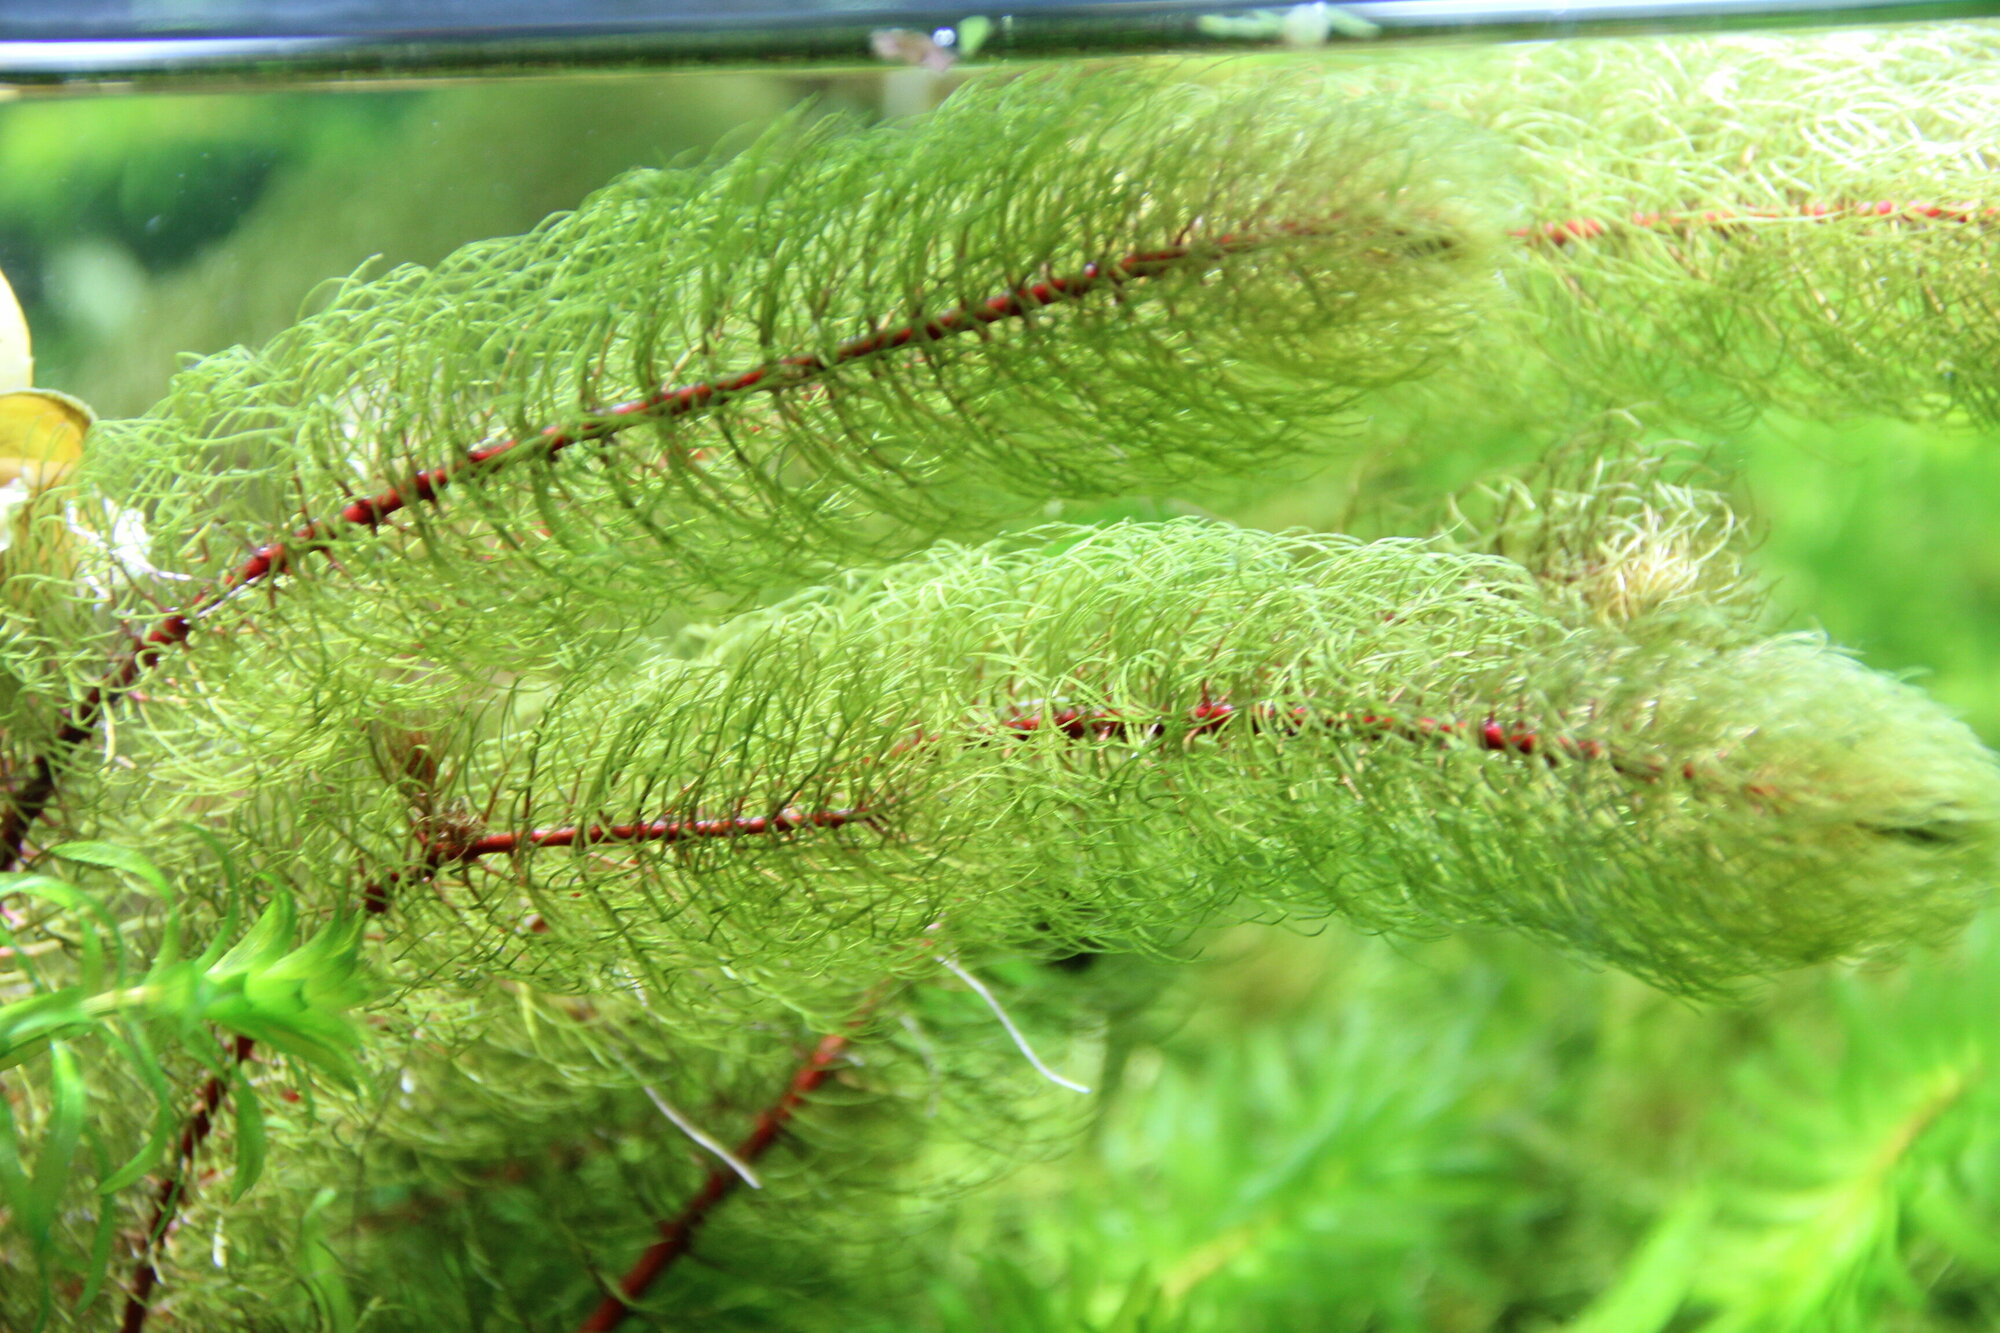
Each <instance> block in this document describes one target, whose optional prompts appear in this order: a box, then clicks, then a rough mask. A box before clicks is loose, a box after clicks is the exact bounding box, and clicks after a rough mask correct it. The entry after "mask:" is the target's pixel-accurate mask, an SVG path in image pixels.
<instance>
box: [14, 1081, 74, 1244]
mask: <svg viewBox="0 0 2000 1333" xmlns="http://www.w3.org/2000/svg"><path fill="white" fill-rule="evenodd" d="M49 1102H50V1105H49V1118H48V1131H47V1133H46V1134H44V1135H43V1137H42V1143H41V1148H40V1151H38V1152H37V1153H36V1154H35V1173H34V1176H33V1178H32V1179H30V1180H29V1182H28V1188H27V1191H26V1194H25V1197H24V1198H23V1199H22V1201H21V1220H22V1222H23V1223H24V1224H25V1225H26V1228H27V1232H28V1240H29V1242H30V1243H31V1244H32V1245H33V1246H34V1247H35V1249H36V1250H38V1251H40V1250H46V1249H47V1248H48V1245H49V1241H50V1239H51V1237H52V1236H53V1234H54V1230H55V1219H56V1206H57V1204H58V1203H60V1202H61V1200H62V1196H63V1193H64V1192H65V1191H66V1190H67V1189H68V1188H69V1183H70V1172H71V1167H72V1164H73V1162H74V1160H75V1157H76V1145H77V1141H78V1139H80V1138H81V1137H82V1135H83V1109H84V1086H83V1071H82V1070H81V1069H79V1068H78V1067H77V1063H76V1056H75V1055H74V1054H73V1053H72V1052H71V1051H70V1049H69V1047H68V1046H66V1045H64V1044H62V1043H61V1042H55V1043H52V1044H51V1045H50V1047H49Z"/></svg>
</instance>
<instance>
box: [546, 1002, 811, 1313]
mask: <svg viewBox="0 0 2000 1333" xmlns="http://www.w3.org/2000/svg"><path fill="white" fill-rule="evenodd" d="M847 1043H848V1037H847V1034H846V1033H844V1032H833V1033H828V1034H827V1035H826V1036H824V1037H821V1038H820V1039H819V1044H818V1045H816V1046H814V1047H813V1050H812V1054H811V1055H809V1056H807V1057H806V1060H805V1063H804V1064H802V1065H800V1066H799V1068H798V1070H797V1072H796V1073H794V1074H793V1075H792V1080H791V1082H790V1083H788V1084H786V1085H785V1090H784V1092H783V1093H782V1094H780V1095H779V1097H778V1100H776V1101H775V1102H773V1103H771V1105H769V1106H767V1107H766V1108H764V1110H763V1111H762V1112H761V1113H760V1114H759V1115H758V1116H757V1121H756V1123H755V1124H754V1125H752V1126H751V1129H750V1132H749V1133H748V1134H747V1135H745V1136H744V1138H743V1141H742V1142H741V1143H739V1144H737V1145H736V1149H735V1152H734V1154H733V1156H734V1157H735V1158H736V1160H737V1162H738V1163H740V1164H742V1165H746V1166H753V1167H754V1166H755V1165H756V1163H757V1160H758V1159H759V1158H760V1157H762V1156H763V1155H764V1154H765V1153H766V1152H769V1151H770V1149H771V1145H772V1144H774V1143H776V1142H777V1141H778V1136H779V1135H780V1134H781V1133H783V1132H784V1129H785V1126H786V1124H787V1123H788V1122H789V1121H790V1120H791V1118H792V1117H793V1116H794V1115H796V1114H797V1113H798V1109H799V1107H800V1106H802V1105H803V1104H804V1103H805V1100H806V1098H808V1097H810V1096H812V1094H813V1093H814V1092H815V1091H817V1090H818V1088H819V1086H820V1084H822V1083H824V1082H825V1081H826V1078H827V1075H828V1074H830V1073H831V1072H832V1071H833V1065H834V1062H835V1061H836V1060H838V1059H839V1058H840V1056H841V1053H842V1052H844V1051H845V1050H846V1049H847ZM743 1183H744V1180H743V1176H742V1174H741V1173H740V1171H739V1169H738V1168H737V1167H736V1166H732V1165H729V1164H718V1165H716V1166H714V1167H711V1168H710V1169H709V1172H708V1175H707V1176H706V1177H705V1178H704V1179H703V1180H702V1182H701V1188H699V1189H698V1190H696V1191H695V1193H694V1197H693V1198H691V1199H689V1200H688V1201H687V1203H686V1204H684V1205H683V1206H682V1207H681V1210H680V1211H679V1212H677V1213H675V1214H674V1215H673V1216H672V1217H670V1218H668V1219H667V1220H666V1221H664V1222H662V1223H660V1239H659V1240H657V1241H655V1242H654V1243H653V1244H652V1245H651V1246H650V1247H649V1248H648V1249H647V1250H646V1252H645V1253H644V1254H642V1255H640V1256H639V1260H638V1262H637V1263H635V1264H633V1265H632V1267H631V1268H630V1269H629V1270H627V1272H626V1274H625V1276H624V1277H623V1278H621V1279H620V1280H619V1282H618V1290H617V1291H616V1292H615V1293H613V1294H611V1295H608V1296H606V1297H605V1298H604V1300H603V1301H602V1302H600V1303H599V1304H598V1306H597V1308H596V1309H595V1310H593V1311H591V1313H590V1316H589V1317H588V1318H587V1319H585V1320H584V1321H583V1322H582V1323H581V1324H579V1325H577V1333H606V1330H609V1329H614V1328H617V1327H618V1326H619V1325H620V1324H622V1323H624V1322H625V1317H626V1316H627V1315H629V1314H630V1313H632V1306H631V1302H632V1301H635V1300H637V1299H639V1298H640V1297H642V1296H644V1295H645V1294H646V1292H647V1290H648V1289H649V1288H651V1287H652V1285H653V1283H654V1282H656V1281H658V1280H659V1278H660V1275H661V1274H662V1273H664V1272H666V1271H667V1269H669V1268H671V1267H672V1266H673V1265H674V1263H675V1262H676V1261H677V1260H679V1259H680V1257H681V1256H682V1255H684V1254H686V1253H687V1252H688V1249H689V1248H690V1247H691V1246H692V1245H693V1244H694V1238H695V1233H696V1232H698V1231H700V1230H701V1227H702V1224H703V1223H704V1222H706V1221H708V1218H709V1215H710V1214H711V1213H713V1212H714V1211H715V1210H716V1208H717V1207H719V1206H720V1205H721V1204H722V1202H723V1201H724V1200H725V1199H727V1198H728V1197H729V1196H730V1195H732V1194H734V1193H735V1192H736V1191H737V1190H738V1189H740V1188H742V1186H743Z"/></svg>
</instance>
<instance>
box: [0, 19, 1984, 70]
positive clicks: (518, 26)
mask: <svg viewBox="0 0 2000 1333" xmlns="http://www.w3.org/2000/svg"><path fill="white" fill-rule="evenodd" d="M1989 15H2000V0H1582V2H1580V3H1571V4H1530V3H1519V2H1516V0H1357V2H1356V3H1350V4H1329V3H1323V2H1318V0H1314V2H1309V3H1303V4H1279V5H1254V4H1251V5H1246V4H1213V3H1203V2H1201V0H1130V2H1126V3H1121V2H1119V0H1094V2H1090V3H1067V2H1065V0H1015V2H1014V3H1011V4H1007V5H1005V6H993V7H990V8H981V7H979V6H978V5H977V4H976V3H972V2H971V0H969V2H968V3H967V4H964V5H955V6H944V5H940V4H938V3H937V0H922V2H921V3H911V4H896V3H882V2H881V0H876V2H874V3H868V2H866V0H864V2H862V3H853V2H852V0H816V2H815V0H803V2H801V0H791V2H789V3H775V2H773V0H737V2H736V3H722V4H717V3H714V2H713V0H566V2H565V3H560V4H555V3H550V2H549V0H293V2H290V3H265V4H253V3H244V2H243V0H192V2H190V3H176V4H174V5H172V6H162V5H159V4H157V3H153V2H152V0H0V84H14V85H17V86H34V85H60V84H70V83H82V84H92V83H105V82H122V81H133V80H146V81H168V82H171V81H175V80H176V79H191V80H197V81H199V80H203V79H214V78H248V79H260V78H269V79H275V80H297V79H321V80H326V81H339V80H343V79H356V78H370V77H380V76H385V75H387V76H396V77H411V78H422V77H428V76H439V77H443V76H451V75H462V74H495V73H513V74H520V73H533V72H537V71H552V70H559V69H575V68H579V67H590V68H612V69H616V68H619V67H633V68H642V67H643V68H654V67H671V66H675V65H725V64H726V65H769V64H786V63H805V62H811V63H817V64H845V65H854V64H877V65H879V64H883V63H885V62H886V63H889V64H896V63H908V64H917V65H928V66H930V67H932V68H942V67H945V66H948V65H951V64H955V63H959V62H961V61H963V60H968V59H971V60H992V59H1007V58H1044V57H1052V56H1062V55H1088V54H1105V55H1108V54H1113V53H1135V52H1146V51H1175V50H1178V51H1190V52H1200V51H1226V50H1244V49H1285V48H1306V49H1309V48H1314V47H1327V46H1334V45H1343V44H1356V43H1366V42H1382V41H1391V42H1394V41H1407V40H1416V39H1425V38H1429V39H1437V38H1457V39H1461V40H1463V39H1468V38H1474V39H1477V38H1492V39H1510V38H1511V39H1526V38H1539V39H1551V38H1563V37H1577V36H1594V35H1608V34H1616V33H1631V32H1676V31H1715V30H1733V29H1757V28H1772V27H1788V26H1799V25H1828V24H1874V23H1885V22H1904V21H1912V20H1927V19H1929V20H1935V19H1952V18H1969V17H1981V16H1989Z"/></svg>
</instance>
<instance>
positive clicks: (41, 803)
mask: <svg viewBox="0 0 2000 1333" xmlns="http://www.w3.org/2000/svg"><path fill="white" fill-rule="evenodd" d="M1315 230H1317V229H1316V228H1312V227H1308V226H1305V225H1302V224H1296V223H1293V224H1286V223H1280V224H1275V225H1273V226H1272V227H1270V228H1269V229H1268V230H1266V231H1264V232H1261V233H1259V234H1256V235H1246V236H1221V237H1217V238H1216V239H1214V240H1210V241H1205V242H1201V243H1199V244H1195V243H1182V244H1177V245H1170V246H1164V247H1162V248H1160V249H1157V250H1141V251H1134V252H1133V253H1131V254H1128V255H1126V256H1125V257H1124V258H1123V259H1118V260H1114V261H1112V262H1110V263H1108V264H1096V263H1090V264H1085V265H1084V266H1083V267H1082V268H1081V269H1079V270H1078V271H1077V272H1076V273H1074V274H1071V275H1067V276H1064V275H1051V276H1050V277H1048V278H1045V279H1044V280H1042V281H1041V282H1033V283H1027V284H1025V285H1023V286H1020V287H1016V288H1014V289H1013V290H1012V291H1008V292H1005V293H1003V294H1001V295H999V296H994V297H991V298H989V299H987V300H985V301H980V302H975V303H973V304H970V305H963V306H959V307H957V308H956V309H952V310H947V311H945V312H944V313H942V314H940V315H937V316H935V317H934V318H931V319H924V320H915V321H912V322H910V323H907V324H901V325H897V326H894V327H891V328H887V329H880V330H878V331H876V332H874V333H870V334H865V335H863V336H861V337H859V338H853V339H850V340H848V341H847V342H844V343H842V344H840V345H839V346H838V347H836V348H834V349H833V350H832V351H831V352H829V353H826V354H824V355H820V354H816V353H798V354H795V355H792V356H785V357H779V358H778V359H776V360H774V361H769V362H766V363H765V364H763V365H761V366H758V367H756V368H755V369H752V370H746V371H743V372H742V373H740V374H736V375H730V376H725V377H723V378H721V379H714V380H706V381H702V382H700V383H696V384H686V385H678V386H676V385H663V386H661V387H660V388H658V389H656V390H654V391H653V392H652V393H649V394H647V395H646V396H644V397H642V398H634V399H631V400H630V401H628V402H623V403H618V404H615V405H614V406H611V407H607V408H603V409H600V410H599V411H596V412H593V413H590V414H588V415H590V416H593V417H595V418H597V419H596V420H593V421H591V422H590V423H589V424H587V425H583V426H574V427H564V426H549V427H546V428H545V429H543V430H541V431H540V432H538V433H536V434H534V435H524V436H517V437H514V438H511V439H503V440H495V441H491V442H489V443H487V444H482V445H479V446H477V447H475V448H473V449H469V450H467V451H466V452H465V454H464V455H463V456H462V457H460V458H459V459H457V460H456V461H454V462H450V463H446V464H443V465H441V466H439V467H434V468H427V469H425V470H423V471H420V472H418V473H417V474H416V475H415V476H413V477H412V478H411V479H410V480H409V482H408V483H407V484H405V485H403V486H400V487H392V488H390V489H388V490H385V491H383V492H381V493H380V494H378V495H375V496H372V497H368V498H364V499H360V500H355V501H352V502H350V503H349V504H347V505H346V506H344V507H343V508H341V509H339V510H337V511H335V513H334V514H333V515H332V516H331V517H329V518H319V519H313V520H311V521H309V522H307V523H306V524H305V525H304V526H302V527H300V528H298V529H297V530H295V531H294V532H293V533H292V534H291V535H290V536H289V537H287V538H285V539H284V540H283V541H278V542H272V543H269V544H267V545H264V546H260V547H258V548H257V549H256V550H255V551H253V552H252V553H251V555H250V558H249V559H248V560H246V561H244V562H243V563H242V564H241V565H239V566H237V568H236V569H235V570H234V571H233V572H232V573H231V574H230V575H229V576H228V577H227V578H225V579H224V580H223V582H222V583H221V585H220V586H219V587H218V588H216V589H215V590H214V591H212V592H209V593H207V594H204V595H203V596H200V597H197V598H195V599H194V600H193V601H191V602H189V603H187V604H186V605H184V606H182V607H180V608H179V609H177V610H175V611H173V612H171V613H170V614H168V615H167V616H165V617H163V618H162V619H161V620H160V621H159V622H158V623H157V624H156V625H154V626H153V628H152V629H151V630H149V631H148V632H147V633H146V635H145V637H144V638H142V639H140V640H139V641H138V642H137V643H136V644H135V645H134V647H133V648H132V649H131V651H129V652H128V653H126V654H125V655H124V656H123V657H121V658H120V659H119V660H118V661H117V662H116V664H115V665H114V666H113V667H112V669H111V670H110V671H109V672H108V673H107V674H106V675H105V677H104V678H103V679H102V680H100V681H99V682H98V683H97V684H96V685H94V686H92V687H91V688H90V689H89V690H88V691H87V692H86V693H85V694H84V696H83V698H82V699H81V700H80V701H78V703H77V704H76V706H75V707H74V708H72V709H71V710H69V712H68V713H67V714H66V715H65V717H64V721H63V725H62V727H61V728H60V729H59V730H58V731H57V733H56V736H55V741H54V744H53V745H52V746H51V747H50V751H48V752H44V753H43V754H41V755H39V756H37V757H36V759H35V761H34V774H33V776H32V777H31V778H30V779H29V781H28V782H27V783H26V784H25V785H24V786H23V787H22V789H21V790H20V791H19V792H16V793H15V794H14V797H13V800H12V802H11V803H10V804H9V806H8V808H7V811H6V813H5V815H4V816H0V871H4V870H9V869H12V868H13V867H14V866H15V865H17V864H18V863H19V862H20V860H21V854H22V848H23V846H24V844H25V843H26V841H27V836H28V830H29V828H30V827H32V826H33V824H34V823H35V821H36V820H38V819H40V818H41V817H42V815H43V814H44V813H45V812H46V811H47V809H48V806H49V803H50V801H52V800H53V799H54V797H55V790H56V771H55V758H54V755H56V754H61V753H67V752H68V751H69V750H72V749H74V748H75V747H77V746H78V745H81V744H82V743H83V742H84V741H86V740H88V739H89V738H90V737H91V736H92V735H93V734H95V732H96V730H97V727H98V724H99V723H100V722H101V721H102V719H103V716H104V713H105V710H106V709H107V708H109V707H110V706H112V705H113V704H115V703H117V702H118V701H119V700H120V699H122V698H123V697H124V696H125V695H126V694H128V693H129V692H130V691H131V688H132V685H133V683H134V682H135V681H136V680H137V679H138V678H139V676H140V674H141V673H142V672H144V671H146V670H147V669H148V668H150V667H151V666H152V665H153V664H154V663H155V662H157V661H158V660H159V658H160V654H161V653H162V652H163V651H164V650H165V649H167V648H178V647H181V646H183V645H185V644H186V643H187V641H188V639H189V638H190V637H191V636H192V635H193V633H194V626H195V622H196V621H198V620H200V619H201V618H202V617H203V616H204V615H206V614H207V613H208V612H210V611H213V610H214V609H215V608H217V607H218V606H220V605H221V604H222V603H223V602H224V601H225V600H226V599H228V598H230V597H233V596H235V595H236V594H238V593H240V592H241V591H242V590H243V589H245V588H248V587H252V586H254V585H256V584H259V583H263V582H267V581H269V580H270V579H271V578H273V577H274V576H276V575H278V574H280V573H283V572H284V571H285V570H287V569H288V568H290V567H291V564H292V562H293V561H295V560H297V559H299V558H300V557H302V556H305V555H310V554H314V553H317V552H323V551H326V550H327V549H329V548H330V547H331V545H332V544H333V535H334V534H335V533H336V532H339V531H341V530H343V529H348V528H357V527H359V528H367V529H370V530H373V529H374V528H377V527H379V526H380V525H381V524H382V521H383V520H384V519H387V518H389V517H390V516H391V515H393V514H396V513H398V512H400V511H401V510H404V509H407V508H409V507H410V506H411V505H412V504H414V503H417V502H435V501H436V500H437V499H438V497H439V494H440V493H441V492H442V491H443V490H444V489H445V488H446V487H447V486H449V485H450V484H451V483H453V482H455V481H457V480H459V479H461V478H468V477H474V476H479V475H483V474H485V473H487V472H491V471H493V470H494V469H495V468H496V467H497V465H498V464H500V463H501V462H502V461H504V460H507V459H510V458H512V457H515V456H517V455H521V456H525V455H530V454H534V455H539V456H540V457H543V458H551V457H554V456H555V455H556V454H559V453H561V452H562V451H563V450H565V449H568V448H569V447H570V446H572V445H576V444H583V443H593V442H601V441H604V440H608V439H610V438H611V437H613V436H614V435H617V434H618V433H619V432H620V431H623V430H626V429H628V428H630V427H632V426H636V425H639V424H641V423H643V422H649V421H666V420H672V419H674V418H676V417H684V416H691V415H694V414H696V413H698V412H701V411H704V410H707V409H710V408H714V407H718V406H720V405H721V404H723V403H726V402H729V401H730V400H732V399H735V398H740V397H742V396H743V395H745V394H749V393H771V392H776V391H778V390H782V389H789V388H795V387H797V386H799V385H803V384H807V383H810V382H812V381H815V380H817V379H819V378H821V377H822V376H824V375H826V374H827V373H828V372H830V371H832V370H835V369H837V368H839V367H841V366H845V365H850V364H852V363H854V362H857V361H863V360H866V359H867V358H869V357H872V356H877V355H880V354H882V353H884V352H892V351H896V350H898V349H901V348H905V347H913V346H916V347H921V346H923V345H925V344H927V343H934V342H939V341H942V340H943V339H946V338H951V337H955V336H957V335H959V334H962V333H970V332H973V331H974V330H977V329H982V328H985V327H987V326H989V325H992V324H998V323H1001V322H1003V321H1006V320H1011V319H1019V318H1022V317H1024V316H1026V315H1028V314H1031V313H1032V312H1034V311H1036V310H1041V309H1044V308H1046V307H1049V306H1054V305H1060V304H1063V303H1065V302H1070V301H1076V300H1080V299H1081V298H1083V297H1084V296H1087V295H1089V294H1090V293H1091V292H1093V291H1096V290H1098V289H1100V288H1117V287H1120V286H1123V285H1124V284H1126V283H1129V282H1137V281H1140V280H1143V279H1146V278H1152V277H1158V276H1159V275H1161V274H1163V273H1167V272H1170V271H1171V270H1173V269H1175V268H1177V267H1181V266H1183V265H1186V264H1188V263H1190V262H1207V261H1212V260H1215V259H1219V258H1221V257H1223V256H1225V255H1229V254H1235V253H1239V252H1242V251H1245V250H1254V249H1256V248H1258V247H1260V246H1265V245H1269V244H1271V243H1273V242H1274V241H1276V240H1278V239H1281V238H1285V237H1296V236H1305V235H1311V234H1313V232H1314V231H1315Z"/></svg>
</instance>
